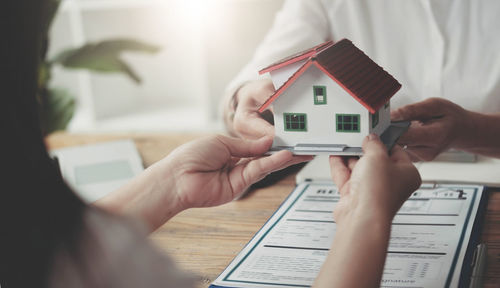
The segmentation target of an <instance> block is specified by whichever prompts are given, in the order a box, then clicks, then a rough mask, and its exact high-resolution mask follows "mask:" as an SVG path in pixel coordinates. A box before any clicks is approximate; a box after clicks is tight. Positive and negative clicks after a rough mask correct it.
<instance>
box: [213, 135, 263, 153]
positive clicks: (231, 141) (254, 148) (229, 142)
mask: <svg viewBox="0 0 500 288" xmlns="http://www.w3.org/2000/svg"><path fill="white" fill-rule="evenodd" d="M215 140H216V141H219V142H220V143H221V144H222V145H223V146H224V147H225V148H226V150H227V151H228V152H229V154H230V155H231V156H233V157H255V156H260V155H262V154H264V153H265V152H267V151H268V150H269V148H270V147H271V145H272V143H273V138H272V137H270V136H265V137H262V138H260V139H258V140H246V139H241V138H233V137H227V136H223V135H217V136H215Z"/></svg>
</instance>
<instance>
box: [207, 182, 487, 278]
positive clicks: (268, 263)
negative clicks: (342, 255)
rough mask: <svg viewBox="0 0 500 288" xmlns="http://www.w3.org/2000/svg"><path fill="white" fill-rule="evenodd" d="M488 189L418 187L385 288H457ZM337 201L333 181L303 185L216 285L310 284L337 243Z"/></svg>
mask: <svg viewBox="0 0 500 288" xmlns="http://www.w3.org/2000/svg"><path fill="white" fill-rule="evenodd" d="M482 191H483V187H481V186H463V185H447V186H441V187H438V188H430V187H422V188H421V189H419V190H417V191H416V192H415V193H414V194H413V195H412V196H411V197H410V199H409V200H408V201H407V202H406V203H405V204H404V205H403V207H402V208H401V210H400V211H399V212H398V214H397V215H396V217H395V218H394V221H393V226H392V231H391V239H390V244H389V249H388V254H387V259H386V264H385V267H384V274H383V277H382V283H381V287H395V286H397V287H457V286H458V281H459V277H460V271H461V267H462V263H463V258H464V255H465V251H466V247H467V244H468V242H469V241H468V240H469V238H470V233H471V231H472V224H473V222H474V218H475V215H476V212H477V208H478V205H479V202H480V199H481V195H482ZM338 199H339V195H338V193H337V189H336V188H335V186H334V185H333V184H328V183H323V184H321V183H304V184H301V185H298V186H297V187H296V189H295V190H294V191H293V192H292V194H291V195H290V196H289V198H288V199H287V200H286V201H285V202H284V203H283V204H282V206H281V207H280V208H279V209H278V211H276V213H275V214H274V215H273V216H272V217H271V219H270V220H269V221H268V222H267V223H266V224H265V225H264V227H263V228H262V229H261V230H260V231H259V232H258V233H257V234H256V235H255V236H254V238H253V239H252V240H251V241H250V242H249V243H248V244H247V245H246V247H245V248H244V249H243V250H242V251H241V252H240V254H239V255H238V256H237V257H236V258H235V259H234V260H233V261H232V262H231V264H230V265H229V266H228V267H227V268H226V270H225V271H224V272H223V273H222V274H221V275H220V276H219V277H218V278H217V280H216V281H215V282H214V283H213V285H215V286H225V287H309V286H311V285H312V283H313V281H314V279H315V278H316V275H317V274H318V272H319V269H320V267H321V265H322V263H323V261H324V260H325V257H326V255H327V253H328V251H329V249H330V246H331V243H332V241H333V236H334V234H335V228H336V224H335V222H334V221H333V210H334V209H335V205H336V204H337V202H338ZM367 257H369V256H367Z"/></svg>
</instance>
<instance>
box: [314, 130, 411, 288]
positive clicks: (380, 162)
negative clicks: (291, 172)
mask: <svg viewBox="0 0 500 288" xmlns="http://www.w3.org/2000/svg"><path fill="white" fill-rule="evenodd" d="M363 152H364V155H363V156H362V157H361V158H360V159H357V158H352V157H351V158H342V157H338V156H334V157H330V165H331V171H332V177H333V180H334V181H335V183H336V184H337V186H338V189H339V191H340V200H339V202H338V203H337V205H336V206H335V209H334V218H335V221H336V223H337V226H336V231H335V237H334V239H333V244H332V247H331V249H330V252H329V254H328V256H327V258H326V261H325V263H324V264H323V267H322V268H321V271H320V273H319V275H318V277H317V278H316V282H315V284H314V287H378V286H380V281H381V279H382V271H383V267H384V262H385V258H386V252H387V246H388V245H389V238H390V231H391V221H392V219H393V217H394V215H395V214H396V212H397V211H398V210H399V208H400V207H401V205H403V203H404V201H405V200H406V199H407V198H408V197H409V196H410V195H411V193H412V192H413V191H414V190H415V189H417V188H418V187H419V186H420V182H421V181H420V176H419V174H418V172H417V169H416V168H415V166H413V164H412V163H411V161H410V158H409V157H408V155H407V154H406V153H405V152H404V151H403V150H402V149H401V148H400V147H395V148H394V149H393V150H392V153H391V155H390V156H389V155H388V154H387V149H386V147H385V146H384V144H382V142H380V140H379V139H378V137H377V136H376V135H373V134H372V135H370V136H368V137H367V138H366V139H365V140H364V142H363ZM360 271H361V274H362V277H360Z"/></svg>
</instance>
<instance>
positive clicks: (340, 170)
mask: <svg viewBox="0 0 500 288" xmlns="http://www.w3.org/2000/svg"><path fill="white" fill-rule="evenodd" d="M329 161H330V174H331V176H332V180H333V182H334V183H335V185H337V187H338V189H339V190H340V189H341V188H342V186H344V184H345V183H346V182H347V181H348V180H349V178H351V170H350V169H349V167H347V165H346V163H345V158H344V157H341V156H330V159H329Z"/></svg>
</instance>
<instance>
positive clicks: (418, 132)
mask: <svg viewBox="0 0 500 288" xmlns="http://www.w3.org/2000/svg"><path fill="white" fill-rule="evenodd" d="M441 133H444V131H442V129H441V126H440V125H436V124H434V123H433V124H430V125H422V124H419V123H416V122H412V124H411V125H410V128H408V131H406V133H404V134H403V135H401V137H399V140H398V143H399V144H401V145H408V144H410V145H430V144H433V143H435V142H436V139H437V138H438V137H440V136H441Z"/></svg>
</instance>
